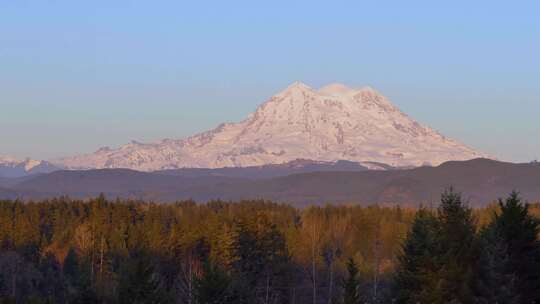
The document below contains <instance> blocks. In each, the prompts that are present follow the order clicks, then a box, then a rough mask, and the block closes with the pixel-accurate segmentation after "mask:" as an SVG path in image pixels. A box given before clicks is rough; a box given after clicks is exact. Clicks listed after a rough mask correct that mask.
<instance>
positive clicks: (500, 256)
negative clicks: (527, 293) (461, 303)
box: [474, 223, 520, 304]
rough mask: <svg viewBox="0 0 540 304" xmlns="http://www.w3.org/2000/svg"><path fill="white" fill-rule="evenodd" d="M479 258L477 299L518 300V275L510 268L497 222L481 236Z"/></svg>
mask: <svg viewBox="0 0 540 304" xmlns="http://www.w3.org/2000/svg"><path fill="white" fill-rule="evenodd" d="M479 245H480V248H481V249H480V258H479V261H478V266H477V268H476V271H475V276H476V277H475V284H474V289H475V303H478V304H497V303H498V304H502V303H505V304H506V303H508V304H518V303H520V301H519V295H518V293H517V277H516V275H515V274H514V273H513V272H512V271H511V268H510V267H511V266H510V256H509V254H508V246H507V244H506V243H505V242H504V240H503V238H502V237H501V236H500V235H499V234H498V233H497V231H496V229H495V225H494V223H492V224H490V225H489V226H488V227H487V228H485V229H483V230H482V232H481V233H480V238H479Z"/></svg>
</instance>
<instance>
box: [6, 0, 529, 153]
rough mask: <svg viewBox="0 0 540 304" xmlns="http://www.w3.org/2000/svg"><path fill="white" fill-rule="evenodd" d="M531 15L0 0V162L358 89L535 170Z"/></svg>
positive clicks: (406, 6) (491, 4)
mask: <svg viewBox="0 0 540 304" xmlns="http://www.w3.org/2000/svg"><path fill="white" fill-rule="evenodd" d="M538 3H539V2H538V1H358V0H357V1H350V2H345V1H325V2H317V1H293V0H289V1H242V2H240V1H110V0H109V1H67V0H66V1H52V0H51V1H44V0H43V1H25V0H17V1H9V0H0V155H13V156H17V157H24V156H30V157H34V158H40V159H43V158H45V159H47V158H54V157H59V156H64V155H71V154H76V153H81V152H91V151H94V150H96V149H97V148H99V147H101V146H112V147H116V146H119V145H121V144H123V143H126V142H128V141H130V140H138V141H153V140H158V139H161V138H166V137H168V138H181V137H185V136H187V135H190V134H193V133H195V132H199V131H203V130H206V129H209V128H211V127H214V126H215V125H217V124H218V123H220V122H223V121H236V120H240V119H243V118H244V117H245V116H246V115H247V114H248V113H250V112H252V111H253V110H254V109H255V108H256V106H257V105H258V104H260V103H262V102H263V101H264V100H265V99H266V98H268V97H269V96H271V95H272V94H273V93H276V92H277V91H279V90H281V89H283V88H285V87H286V86H287V85H288V84H290V83H291V82H293V81H295V80H300V81H302V82H305V83H307V84H308V85H311V86H313V87H319V86H321V85H323V84H326V83H330V82H342V83H345V84H348V85H350V86H363V85H370V86H372V87H374V88H376V89H378V90H379V91H381V92H382V93H383V94H385V95H387V96H388V97H389V98H390V99H391V100H392V101H393V102H394V103H395V104H396V105H397V106H399V107H400V108H401V109H402V110H403V111H405V112H406V113H408V114H410V115H411V116H412V117H414V118H416V119H417V120H419V121H420V122H422V123H425V124H428V125H430V126H431V127H433V128H435V129H437V130H439V131H441V132H442V133H444V134H446V135H448V136H450V137H453V138H456V139H458V140H460V141H462V142H464V143H466V144H468V145H470V146H472V147H475V148H477V149H480V150H483V151H485V152H488V153H491V154H493V155H495V156H497V157H498V158H500V159H503V160H512V161H529V160H531V159H533V158H540V136H539V134H540V119H539V116H540V58H539V56H540V17H539V14H540V13H539V12H540V4H538Z"/></svg>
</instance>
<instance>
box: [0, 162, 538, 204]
mask: <svg viewBox="0 0 540 304" xmlns="http://www.w3.org/2000/svg"><path fill="white" fill-rule="evenodd" d="M265 168H266V166H264V167H261V170H263V171H264V170H267V169H265ZM212 172H217V174H221V173H222V171H221V169H213V170H209V172H206V173H205V174H207V175H205V176H192V177H186V176H172V175H167V174H162V173H145V172H137V171H132V170H125V169H105V170H88V171H57V172H53V173H49V174H44V175H40V176H36V177H33V178H30V179H25V180H23V181H22V182H20V183H19V184H17V185H14V186H11V187H10V189H4V192H2V191H0V198H4V196H3V195H5V196H7V197H13V196H14V195H17V196H18V197H23V198H45V197H54V196H58V195H69V196H72V197H89V196H96V195H98V194H99V193H101V192H103V193H105V194H106V195H108V196H109V197H111V198H115V197H117V196H119V197H127V198H135V199H151V200H155V201H160V202H173V201H175V200H183V199H190V198H192V199H195V200H196V201H200V202H204V201H208V200H212V199H223V200H240V199H259V198H262V199H268V200H274V201H277V202H287V203H291V204H294V205H296V206H306V205H311V204H315V205H320V204H325V203H333V204H340V203H359V204H364V205H369V204H374V203H381V204H402V205H416V206H417V205H420V204H424V205H425V206H429V205H431V204H433V205H436V204H437V203H438V201H439V198H440V194H441V192H442V191H443V190H444V189H445V188H447V187H449V186H454V187H455V188H456V190H458V191H460V192H462V193H463V196H464V198H465V199H467V200H469V202H470V203H471V204H472V205H473V206H482V205H485V204H487V203H490V202H492V201H493V200H494V199H497V198H498V197H504V196H506V195H507V194H508V193H510V192H511V191H512V190H518V191H520V193H521V195H522V197H524V198H525V199H527V200H530V201H532V202H538V201H540V183H539V182H538V181H539V180H540V165H539V164H512V163H503V162H498V161H493V160H487V159H475V160H469V161H452V162H446V163H444V164H442V165H440V166H438V167H420V168H414V169H407V170H387V171H380V170H379V171H377V170H369V171H356V172H353V171H347V172H345V171H341V172H310V173H302V174H293V175H288V176H281V177H275V178H270V179H258V178H256V179H247V178H234V177H230V176H215V174H214V173H212ZM258 174H265V173H258Z"/></svg>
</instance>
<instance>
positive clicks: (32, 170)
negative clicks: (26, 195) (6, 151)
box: [0, 156, 59, 178]
mask: <svg viewBox="0 0 540 304" xmlns="http://www.w3.org/2000/svg"><path fill="white" fill-rule="evenodd" d="M56 170H59V168H58V167H56V166H54V165H53V164H51V163H49V162H46V161H43V160H35V159H30V158H27V159H25V160H18V159H16V158H12V157H2V156H0V177H9V178H11V177H22V176H27V175H31V174H38V173H49V172H53V171H56Z"/></svg>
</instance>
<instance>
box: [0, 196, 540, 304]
mask: <svg viewBox="0 0 540 304" xmlns="http://www.w3.org/2000/svg"><path fill="white" fill-rule="evenodd" d="M539 217H540V205H539V204H532V205H529V204H527V203H525V202H523V201H522V200H521V199H520V198H519V195H518V194H517V193H512V194H510V195H509V197H508V198H505V199H502V200H500V201H499V202H496V203H493V204H491V205H490V206H489V207H486V208H483V209H471V208H469V207H468V205H467V204H466V202H463V201H462V199H461V197H460V195H459V194H457V193H456V192H454V191H452V190H449V191H447V192H445V193H443V194H442V196H441V202H440V204H439V205H438V207H436V208H420V209H410V208H400V207H399V206H395V207H380V206H371V207H360V206H352V205H351V206H326V207H310V208H307V209H295V208H293V207H291V206H288V205H284V204H275V203H271V202H265V201H241V202H222V201H213V202H209V203H207V204H197V203H195V202H193V201H183V202H177V203H174V204H155V203H150V202H139V201H129V200H116V201H111V200H107V199H105V197H104V196H101V197H98V198H95V199H91V200H85V201H82V200H72V199H69V198H57V199H52V200H43V201H37V202H20V201H0V270H1V273H0V303H189V304H210V303H212V304H213V303H249V304H251V303H265V304H270V303H276V304H277V303H298V304H302V303H313V304H322V303H328V304H336V303H344V304H354V303H464V304H465V303H486V304H487V303H540V243H539V240H538V235H539V231H540V230H539V229H540V222H539V221H538V218H539Z"/></svg>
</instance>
